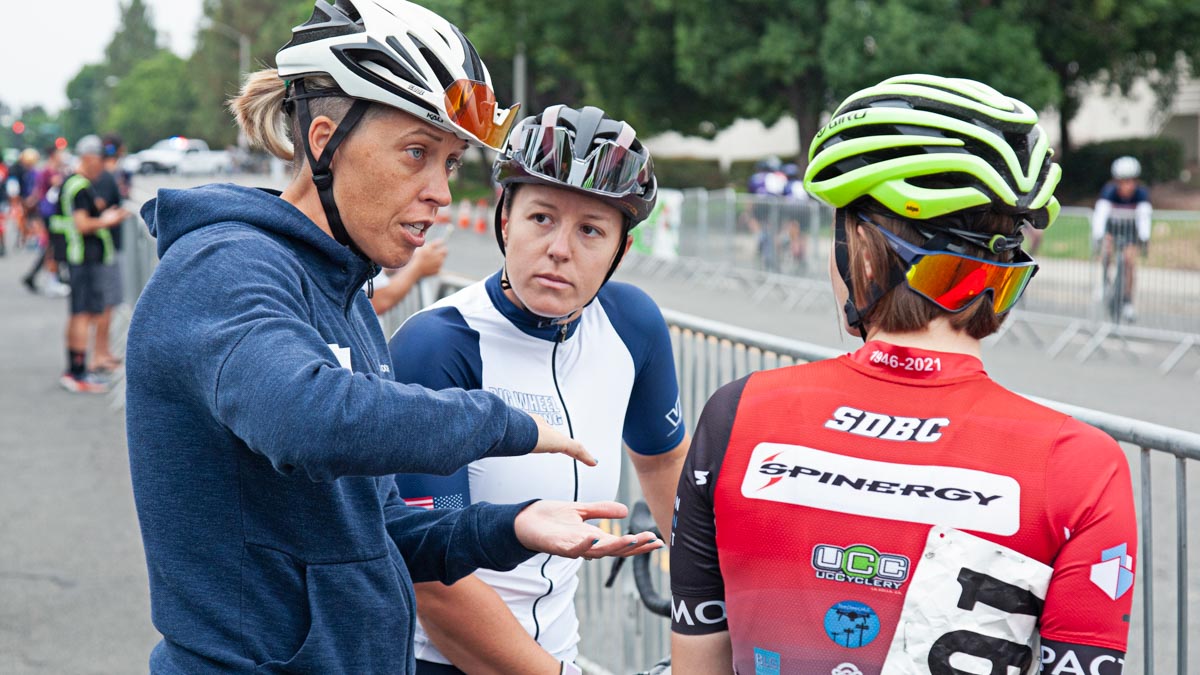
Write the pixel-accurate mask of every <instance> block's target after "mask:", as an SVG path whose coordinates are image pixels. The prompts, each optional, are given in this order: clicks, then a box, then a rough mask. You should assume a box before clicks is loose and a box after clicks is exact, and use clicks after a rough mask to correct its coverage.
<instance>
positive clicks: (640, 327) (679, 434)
mask: <svg viewBox="0 0 1200 675" xmlns="http://www.w3.org/2000/svg"><path fill="white" fill-rule="evenodd" d="M600 304H601V305H602V306H603V307H604V311H605V313H607V314H608V317H609V320H610V321H611V322H612V325H613V327H614V328H615V329H616V331H617V334H618V335H620V337H621V340H622V341H623V342H624V343H625V346H626V348H627V349H629V353H630V355H631V356H632V357H633V363H634V370H635V375H634V380H633V391H632V392H631V393H630V395H629V407H628V408H627V409H626V410H625V426H624V429H623V431H622V437H623V438H624V440H625V444H626V445H628V446H629V448H630V449H631V450H633V451H634V452H636V453H638V454H642V455H657V454H661V453H664V452H667V451H669V450H672V449H674V448H675V446H677V445H679V444H680V443H682V442H683V438H684V436H685V435H686V433H687V428H686V426H685V425H684V422H683V417H682V411H681V409H680V405H679V383H678V381H677V380H676V377H675V354H674V352H673V351H672V349H671V334H670V332H669V331H668V329H667V322H666V321H665V320H663V316H662V312H661V311H659V309H658V305H656V304H654V301H653V300H651V299H650V296H648V295H646V293H645V292H644V291H642V290H641V289H639V288H637V287H636V286H632V285H630V284H622V283H616V282H610V283H608V284H607V285H605V287H604V291H603V292H602V293H601V294H600Z"/></svg>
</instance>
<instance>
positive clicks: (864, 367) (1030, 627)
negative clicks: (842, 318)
mask: <svg viewBox="0 0 1200 675" xmlns="http://www.w3.org/2000/svg"><path fill="white" fill-rule="evenodd" d="M1051 155H1052V152H1051V150H1050V148H1049V144H1048V142H1047V140H1046V136H1045V134H1044V133H1043V131H1042V130H1041V128H1040V127H1039V126H1038V125H1037V116H1036V114H1035V113H1034V112H1033V111H1032V110H1031V109H1030V108H1029V107H1028V106H1026V105H1025V104H1024V103H1022V102H1020V101H1017V100H1015V99H1012V98H1009V97H1007V96H1004V95H1002V94H1000V93H999V92H997V91H995V90H994V89H992V88H990V87H987V86H986V85H983V84H980V83H978V82H973V81H970V80H962V79H950V78H942V77H935V76H930V75H908V76H901V77H896V78H891V79H888V80H885V81H884V82H882V83H880V84H879V85H877V86H875V87H871V88H868V89H865V90H863V91H860V92H858V93H856V94H854V95H853V96H851V97H850V98H848V99H847V100H846V101H845V102H843V103H842V105H841V106H840V107H839V108H838V109H837V111H836V112H835V113H834V115H833V118H832V119H831V120H830V122H829V123H828V124H827V125H826V126H825V127H824V128H823V129H821V130H820V131H819V132H818V133H817V135H816V137H815V138H814V141H813V143H812V148H811V150H810V153H809V156H810V164H809V167H808V171H807V173H806V176H805V187H806V188H807V189H808V191H809V192H810V193H811V194H812V195H813V196H814V197H816V198H818V199H821V200H823V201H825V202H826V203H829V204H830V205H832V206H833V207H834V208H835V209H836V211H835V213H836V216H835V228H834V230H835V243H834V249H833V255H832V260H831V278H832V280H833V285H834V291H835V295H836V296H837V297H838V300H839V302H844V303H845V315H846V322H847V329H848V330H850V331H851V332H852V333H853V334H858V335H861V336H862V337H863V339H864V341H865V343H866V344H865V345H864V346H863V347H862V348H861V349H859V350H858V351H856V352H854V353H852V354H848V355H845V356H842V357H839V358H836V359H831V360H828V361H823V362H818V363H810V364H804V365H799V366H793V367H789V368H781V369H777V370H770V371H763V372H758V373H754V374H752V375H750V376H748V377H746V378H743V379H741V380H738V381H736V382H733V383H731V384H728V385H726V386H724V387H722V388H721V389H720V390H718V391H717V393H716V394H714V395H713V397H712V398H711V399H710V400H709V401H708V404H707V405H706V407H705V409H704V414H703V415H702V417H701V418H700V421H699V423H698V425H697V429H696V434H695V437H694V439H693V442H692V447H691V452H690V453H689V455H688V459H687V461H686V463H685V465H684V470H683V475H682V477H681V479H680V483H679V490H678V496H677V499H676V524H675V527H674V530H673V533H672V541H671V550H670V553H671V591H672V596H673V597H672V614H673V616H672V630H673V639H672V654H673V658H674V665H673V669H674V670H675V671H676V672H681V673H688V675H695V674H701V675H705V674H708V673H722V674H727V673H731V672H735V673H740V674H741V675H747V674H751V673H753V674H755V675H778V674H781V673H805V674H813V673H815V674H817V675H826V674H829V675H875V674H878V673H886V674H892V673H912V674H916V673H920V674H931V675H942V674H950V673H968V672H969V673H997V674H999V673H1014V672H1020V673H1029V672H1036V671H1037V669H1038V668H1039V665H1040V667H1041V668H1042V669H1043V672H1045V673H1055V674H1058V673H1091V674H1095V675H1115V674H1117V673H1120V672H1121V671H1122V668H1123V665H1124V652H1125V645H1126V639H1127V635H1128V630H1129V612H1130V606H1131V602H1132V592H1131V588H1132V585H1133V574H1134V570H1135V560H1136V556H1137V551H1136V547H1137V531H1136V523H1135V519H1134V508H1133V497H1132V487H1131V482H1130V476H1129V467H1128V464H1127V462H1126V459H1125V457H1124V455H1123V454H1122V451H1121V449H1120V448H1119V446H1117V444H1116V443H1115V442H1114V441H1113V440H1112V439H1111V438H1109V437H1108V436H1106V435H1105V434H1103V433H1101V432H1100V431H1099V430H1097V429H1094V428H1092V427H1089V426H1087V425H1085V424H1083V423H1081V422H1078V421H1076V420H1074V419H1072V418H1070V417H1067V416H1066V415H1063V414H1061V413H1058V412H1055V411H1053V410H1050V409H1048V408H1045V407H1043V406H1040V405H1037V404H1035V403H1032V402H1030V401H1028V400H1026V399H1024V398H1022V397H1021V396H1018V395H1017V394H1014V393H1012V392H1009V391H1007V390H1006V389H1004V388H1003V387H1001V386H1000V385H998V384H996V383H995V382H994V381H992V380H991V379H990V378H989V377H988V375H987V373H986V372H985V371H984V369H983V365H982V363H981V361H980V340H981V339H982V338H984V337H986V336H987V335H990V334H992V333H994V332H995V331H996V330H997V329H998V328H999V326H1000V324H1001V322H1002V321H1003V320H1004V317H1005V313H1006V312H1007V311H1008V310H1009V309H1010V308H1011V307H1012V306H1013V304H1014V303H1015V302H1016V300H1017V299H1018V298H1019V297H1020V295H1021V293H1022V291H1023V290H1024V288H1025V285H1026V283H1027V282H1028V281H1029V279H1030V278H1031V277H1032V276H1033V274H1034V272H1035V271H1036V269H1037V265H1036V264H1035V263H1034V262H1033V260H1032V259H1031V258H1030V257H1029V256H1028V255H1027V254H1026V253H1025V252H1024V251H1022V250H1021V248H1020V244H1021V242H1022V235H1021V231H1022V230H1021V228H1022V227H1023V226H1032V227H1034V228H1037V229H1044V228H1046V227H1047V226H1049V225H1050V224H1051V223H1052V222H1053V221H1054V218H1055V216H1056V215H1057V213H1058V210H1059V207H1058V202H1057V201H1056V200H1055V199H1054V197H1053V192H1054V188H1055V186H1056V184H1057V183H1058V180H1059V176H1060V169H1059V167H1058V165H1057V164H1055V163H1054V162H1052V161H1051Z"/></svg>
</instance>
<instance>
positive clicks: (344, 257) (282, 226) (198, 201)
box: [142, 183, 375, 304]
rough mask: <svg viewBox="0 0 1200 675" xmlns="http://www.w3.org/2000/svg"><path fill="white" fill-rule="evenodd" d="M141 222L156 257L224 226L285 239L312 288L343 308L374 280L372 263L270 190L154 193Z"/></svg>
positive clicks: (235, 187)
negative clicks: (197, 233) (310, 276)
mask: <svg viewBox="0 0 1200 675" xmlns="http://www.w3.org/2000/svg"><path fill="white" fill-rule="evenodd" d="M142 218H143V219H145V221H146V225H147V227H148V228H149V230H150V234H151V235H153V236H154V237H155V238H156V239H157V243H158V255H159V258H162V257H163V256H164V255H165V254H166V252H167V250H168V249H170V247H171V246H172V245H174V243H175V242H177V241H179V239H181V238H182V237H183V236H184V235H186V234H188V233H190V232H193V231H195V230H199V229H202V228H204V227H208V226H211V225H219V224H224V223H243V224H245V225H248V226H250V227H254V228H257V229H260V230H263V231H265V232H267V233H269V234H271V235H273V236H275V237H279V238H285V239H288V240H290V241H291V242H293V243H294V248H295V249H296V252H297V254H298V255H299V256H300V257H301V259H302V260H303V262H304V264H305V266H306V267H308V268H309V269H310V270H311V271H312V272H313V277H314V278H315V279H316V280H317V282H318V284H320V285H322V286H323V287H325V289H326V292H327V293H329V294H330V295H332V296H334V297H336V298H340V299H341V300H342V301H343V303H344V304H348V303H349V302H350V301H352V300H353V298H354V294H355V293H357V292H358V290H359V289H361V288H362V285H363V284H364V283H366V280H367V279H369V278H371V276H373V275H374V267H375V266H374V265H373V264H371V263H369V262H367V261H364V260H363V259H362V258H359V257H358V256H357V255H355V254H354V253H353V252H351V251H350V249H348V248H346V247H345V246H342V245H341V244H339V243H338V242H337V241H336V240H334V238H333V237H331V236H329V235H328V234H326V233H325V232H324V231H323V230H321V228H320V227H318V226H317V224H316V223H314V222H313V221H312V220H311V219H310V218H309V217H308V216H306V215H304V213H303V212H302V211H300V210H299V209H297V208H296V207H295V206H293V205H292V204H291V203H289V202H287V201H285V200H283V199H282V198H281V197H280V193H279V192H278V191H276V190H267V189H256V188H249V187H243V186H240V185H233V184H229V183H223V184H215V185H204V186H201V187H197V188H191V189H187V190H159V192H158V197H157V198H155V199H151V200H150V201H148V202H146V204H145V205H143V206H142Z"/></svg>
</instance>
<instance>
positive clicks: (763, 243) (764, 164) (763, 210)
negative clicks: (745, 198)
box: [746, 156, 788, 272]
mask: <svg viewBox="0 0 1200 675" xmlns="http://www.w3.org/2000/svg"><path fill="white" fill-rule="evenodd" d="M747 188H749V190H750V194H751V195H753V197H751V199H752V200H753V201H752V204H751V207H750V210H749V211H748V212H747V216H746V224H747V226H748V227H749V228H750V232H751V233H753V234H754V235H755V246H756V248H757V250H758V256H759V259H760V260H761V261H762V265H763V269H764V270H766V271H768V272H777V271H778V270H779V255H778V252H777V251H776V250H775V240H776V238H777V237H778V235H779V226H780V222H779V215H780V214H779V210H780V209H779V198H780V197H782V196H784V194H785V193H786V192H787V189H788V177H787V175H786V174H785V173H784V172H783V163H782V162H781V161H780V160H779V158H778V157H774V156H772V157H768V158H766V159H764V160H763V161H761V162H759V163H758V166H757V170H756V171H755V172H754V173H753V174H752V175H751V176H750V180H749V182H748V184H747Z"/></svg>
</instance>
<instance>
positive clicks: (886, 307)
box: [839, 210, 1018, 340]
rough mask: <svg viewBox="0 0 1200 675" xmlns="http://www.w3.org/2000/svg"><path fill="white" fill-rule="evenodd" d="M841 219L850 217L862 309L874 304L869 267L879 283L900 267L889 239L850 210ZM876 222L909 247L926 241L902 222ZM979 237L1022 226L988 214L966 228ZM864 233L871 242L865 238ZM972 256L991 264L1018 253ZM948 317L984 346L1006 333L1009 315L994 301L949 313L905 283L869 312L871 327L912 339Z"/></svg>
mask: <svg viewBox="0 0 1200 675" xmlns="http://www.w3.org/2000/svg"><path fill="white" fill-rule="evenodd" d="M839 216H844V217H845V222H846V225H845V227H846V242H847V246H848V253H849V256H850V279H851V281H852V282H853V286H854V303H855V304H856V305H857V306H859V307H862V306H863V305H865V304H866V303H867V302H869V301H870V294H869V287H870V284H871V281H870V280H869V279H868V278H867V263H868V262H869V263H870V266H871V271H872V272H873V275H874V277H875V279H876V282H877V283H878V281H880V280H883V279H884V278H885V277H886V276H887V271H888V270H889V269H890V268H891V266H894V265H898V264H900V262H899V260H898V258H897V257H896V254H895V252H894V251H892V248H891V246H890V245H889V244H888V243H887V239H885V238H884V236H883V235H882V234H881V233H879V232H877V231H876V229H875V228H874V227H872V226H869V225H866V224H865V223H862V222H861V221H859V220H858V218H857V217H856V216H855V214H854V212H853V211H851V210H846V211H844V212H843V213H841V214H839ZM871 220H872V221H874V222H875V223H877V224H879V226H881V227H886V228H887V229H888V231H890V232H893V233H895V234H896V235H898V236H900V237H901V238H902V239H904V240H905V241H908V242H911V243H913V244H917V245H920V244H921V243H923V242H924V241H925V237H923V236H922V235H921V234H920V233H919V232H917V230H916V229H915V228H914V227H913V226H912V225H910V224H909V223H908V222H906V221H904V220H903V219H900V218H894V217H889V216H884V215H880V214H879V213H877V212H873V213H872V214H871ZM963 229H967V230H970V231H973V232H987V233H999V234H1005V235H1013V234H1016V232H1017V230H1018V224H1017V221H1016V220H1015V219H1014V218H1013V217H1012V216H1006V215H1001V214H995V213H988V214H985V215H983V216H981V217H979V219H978V220H976V221H975V222H973V223H970V224H969V225H967V226H965V227H964V228H963ZM859 232H862V233H863V235H865V236H860V235H859ZM972 255H974V256H975V257H977V258H983V259H985V260H997V261H1000V262H1009V261H1011V260H1012V258H1013V253H1012V252H1011V251H1010V252H1006V253H1002V254H995V253H991V252H990V251H986V250H983V249H972ZM940 316H944V317H946V318H947V319H949V321H950V325H951V326H952V327H953V328H954V329H956V330H960V331H964V332H966V333H967V334H968V335H970V336H971V337H973V338H975V339H976V340H981V339H983V338H985V337H987V336H989V335H991V334H992V333H995V332H996V331H997V330H999V329H1000V325H1001V324H1002V323H1004V319H1005V317H1006V316H1007V314H1002V315H999V316H997V315H996V312H995V311H994V310H993V309H992V303H991V302H990V298H985V299H984V300H978V301H976V302H975V304H973V305H971V306H970V307H968V308H967V309H965V310H963V311H961V312H948V311H946V310H944V309H942V308H941V307H939V306H937V305H936V304H934V303H933V302H931V301H929V300H928V299H926V298H925V297H924V296H922V295H920V294H919V293H917V292H916V291H914V290H912V289H911V288H909V287H908V285H907V284H905V283H903V282H901V283H900V284H899V285H898V286H896V287H894V288H892V289H891V290H890V291H888V292H887V293H885V294H884V296H883V297H882V298H880V299H879V301H878V302H877V303H875V306H874V307H872V308H871V310H870V311H868V312H867V316H866V320H865V324H866V325H868V326H870V327H873V328H876V329H879V330H883V331H886V332H889V333H907V332H913V331H920V330H923V329H924V328H925V327H926V326H928V325H929V323H930V322H932V321H933V320H934V319H936V318H938V317H940Z"/></svg>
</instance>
